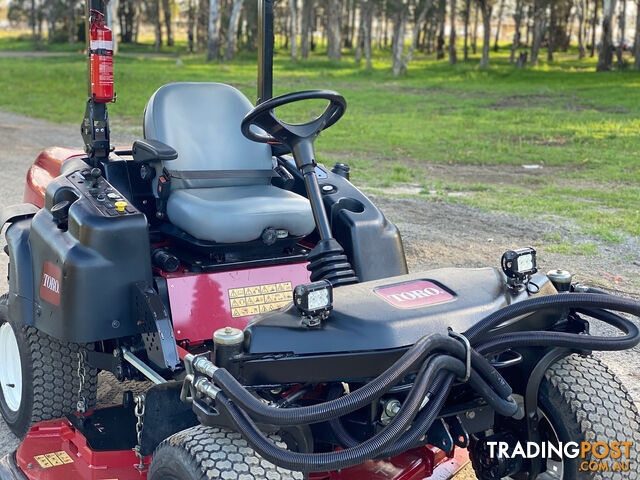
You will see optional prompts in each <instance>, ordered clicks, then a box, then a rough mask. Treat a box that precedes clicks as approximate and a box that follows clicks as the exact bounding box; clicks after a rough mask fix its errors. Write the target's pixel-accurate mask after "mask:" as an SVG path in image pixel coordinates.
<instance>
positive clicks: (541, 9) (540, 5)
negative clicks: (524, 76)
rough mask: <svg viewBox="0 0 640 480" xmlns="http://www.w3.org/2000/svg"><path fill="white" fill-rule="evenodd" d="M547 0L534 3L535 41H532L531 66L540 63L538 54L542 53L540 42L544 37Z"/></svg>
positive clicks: (537, 0) (538, 0) (536, 0)
mask: <svg viewBox="0 0 640 480" xmlns="http://www.w3.org/2000/svg"><path fill="white" fill-rule="evenodd" d="M546 8H547V2H546V0H535V2H534V4H533V41H532V42H531V66H533V67H535V66H536V65H538V55H539V54H540V44H541V43H542V38H543V37H544V31H545V28H546V27H545V22H546V15H545V12H546Z"/></svg>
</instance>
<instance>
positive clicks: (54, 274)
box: [40, 262, 62, 307]
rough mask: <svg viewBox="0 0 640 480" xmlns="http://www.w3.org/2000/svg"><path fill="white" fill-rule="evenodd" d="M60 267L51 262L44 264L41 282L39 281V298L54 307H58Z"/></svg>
mask: <svg viewBox="0 0 640 480" xmlns="http://www.w3.org/2000/svg"><path fill="white" fill-rule="evenodd" d="M61 277H62V275H61V272H60V267H57V266H56V265H54V264H53V263H51V262H44V268H43V269H42V280H41V281H40V298H41V299H42V300H44V301H46V302H49V303H51V304H53V305H55V306H56V307H57V306H59V305H60V278H61Z"/></svg>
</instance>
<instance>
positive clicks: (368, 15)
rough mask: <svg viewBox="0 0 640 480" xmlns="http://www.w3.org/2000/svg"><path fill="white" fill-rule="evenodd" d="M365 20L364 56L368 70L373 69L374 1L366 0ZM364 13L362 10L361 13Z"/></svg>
mask: <svg viewBox="0 0 640 480" xmlns="http://www.w3.org/2000/svg"><path fill="white" fill-rule="evenodd" d="M363 3H364V8H365V13H364V16H365V22H364V47H363V48H364V58H365V60H366V64H367V70H371V29H372V28H373V1H372V0H364V2H363ZM360 14H361V15H362V12H361V13H360Z"/></svg>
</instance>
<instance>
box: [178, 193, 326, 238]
mask: <svg viewBox="0 0 640 480" xmlns="http://www.w3.org/2000/svg"><path fill="white" fill-rule="evenodd" d="M167 216H168V217H169V220H170V221H171V223H173V224H174V225H175V226H177V227H179V228H181V229H182V230H184V231H185V232H187V233H188V234H190V235H191V236H193V237H195V238H197V239H199V240H205V241H210V242H217V243H240V242H250V241H252V240H256V239H258V238H260V236H261V235H262V232H263V231H264V230H265V228H268V227H272V228H276V229H285V230H288V231H289V233H290V234H291V235H294V236H305V235H308V234H309V233H311V232H312V231H313V229H314V228H315V222H314V219H313V213H312V211H311V205H310V204H309V200H307V199H306V198H304V197H301V196H300V195H297V194H295V193H293V192H289V191H287V190H282V189H281V188H278V187H274V186H273V185H244V186H237V187H217V188H197V189H185V190H176V191H173V192H171V195H170V196H169V200H168V202H167Z"/></svg>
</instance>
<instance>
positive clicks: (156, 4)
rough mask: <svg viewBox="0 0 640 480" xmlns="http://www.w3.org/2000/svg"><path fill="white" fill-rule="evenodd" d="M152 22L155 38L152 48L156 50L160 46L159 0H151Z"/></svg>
mask: <svg viewBox="0 0 640 480" xmlns="http://www.w3.org/2000/svg"><path fill="white" fill-rule="evenodd" d="M153 24H154V26H155V34H156V39H155V43H154V45H153V49H154V50H155V51H156V52H157V51H159V50H160V47H161V46H162V23H161V20H160V0H153Z"/></svg>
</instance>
